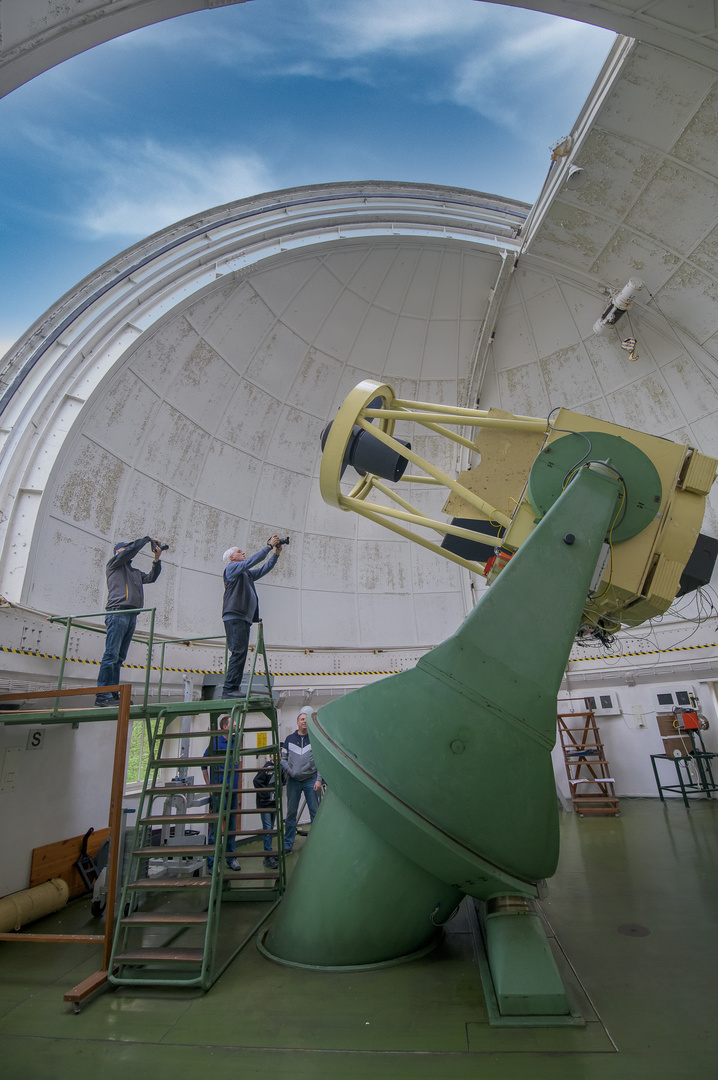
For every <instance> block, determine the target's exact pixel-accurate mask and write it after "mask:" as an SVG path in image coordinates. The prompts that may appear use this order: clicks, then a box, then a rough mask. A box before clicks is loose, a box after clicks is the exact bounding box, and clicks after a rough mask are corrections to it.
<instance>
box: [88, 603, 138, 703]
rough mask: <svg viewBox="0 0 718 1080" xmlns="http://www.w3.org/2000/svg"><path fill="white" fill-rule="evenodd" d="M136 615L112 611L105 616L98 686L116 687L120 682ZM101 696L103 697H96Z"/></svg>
mask: <svg viewBox="0 0 718 1080" xmlns="http://www.w3.org/2000/svg"><path fill="white" fill-rule="evenodd" d="M136 622H137V616H136V615H125V613H124V612H123V611H113V612H111V613H109V614H107V615H105V626H106V627H107V634H106V636H105V652H104V655H103V657H102V660H101V661H100V673H99V675H98V676H97V685H98V686H116V685H117V683H118V682H119V681H120V670H121V668H122V665H123V664H124V662H125V660H126V659H127V650H128V649H129V647H130V642H131V641H132V635H133V634H134V632H135V624H136ZM98 696H103V695H98Z"/></svg>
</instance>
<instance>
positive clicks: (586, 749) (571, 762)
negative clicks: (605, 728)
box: [558, 710, 620, 817]
mask: <svg viewBox="0 0 718 1080" xmlns="http://www.w3.org/2000/svg"><path fill="white" fill-rule="evenodd" d="M576 724H578V725H580V726H575V725H576ZM569 725H571V726H569ZM558 734H559V738H560V739H561V749H562V750H563V759H564V762H565V763H566V774H567V776H568V786H569V788H570V790H571V801H572V803H573V808H574V810H576V811H577V812H578V814H579V816H580V817H583V815H584V814H604V815H605V814H609V815H613V816H614V817H618V815H619V814H620V810H619V808H618V801H619V800H618V796H617V795H616V790H615V787H614V784H615V781H614V779H613V777H612V776H611V773H610V770H609V767H608V761H607V760H606V755H605V752H604V749H603V743H602V742H601V739H600V737H599V731H598V725H597V724H596V717H595V716H594V714H593V712H592V711H591V710H588V711H587V712H572V713H559V714H558Z"/></svg>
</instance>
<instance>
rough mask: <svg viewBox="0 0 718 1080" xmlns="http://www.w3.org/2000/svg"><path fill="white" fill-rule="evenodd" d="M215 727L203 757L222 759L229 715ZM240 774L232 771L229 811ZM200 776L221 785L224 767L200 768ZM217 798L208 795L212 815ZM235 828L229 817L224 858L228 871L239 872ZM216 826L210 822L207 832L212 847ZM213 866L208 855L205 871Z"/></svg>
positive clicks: (234, 802)
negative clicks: (215, 730) (215, 732)
mask: <svg viewBox="0 0 718 1080" xmlns="http://www.w3.org/2000/svg"><path fill="white" fill-rule="evenodd" d="M217 727H218V728H219V731H218V732H217V734H216V735H213V736H212V738H211V739H210V740H209V743H208V744H207V749H206V750H205V752H204V757H224V755H225V753H226V752H227V732H228V731H229V713H223V714H222V715H221V716H219V717H218V718H217ZM240 775H241V774H240V772H239V770H238V769H235V770H234V773H233V776H232V797H231V803H230V807H229V809H230V810H236V809H237V802H238V795H239V777H240ZM202 776H203V777H204V782H205V784H221V783H222V778H223V776H224V766H223V765H218V764H216V763H212V764H211V765H210V766H209V767H208V768H205V767H204V766H202ZM219 798H220V793H219V792H218V791H213V792H211V794H210V806H211V807H212V813H213V814H216V813H217V812H218V811H219ZM236 828H237V818H236V816H235V815H234V814H231V815H230V817H229V821H228V825H227V830H228V831H227V847H226V854H225V858H226V859H227V867H228V868H229V869H230V870H234V871H237V870H241V869H242V867H241V866H240V864H239V862H238V860H237V859H236V858H235V852H236V850H237V837H236V836H235V835H234V832H235V829H236ZM216 830H217V826H216V824H215V822H214V821H210V823H209V830H208V834H207V843H208V844H209V845H210V846H212V845H213V844H214V838H215V835H216ZM213 866H214V856H213V855H210V856H209V857H208V859H207V869H208V870H211V869H212V867H213Z"/></svg>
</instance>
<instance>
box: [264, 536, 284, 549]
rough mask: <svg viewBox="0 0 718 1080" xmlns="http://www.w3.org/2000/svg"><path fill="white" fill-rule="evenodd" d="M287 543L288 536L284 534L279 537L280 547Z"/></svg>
mask: <svg viewBox="0 0 718 1080" xmlns="http://www.w3.org/2000/svg"><path fill="white" fill-rule="evenodd" d="M267 543H269V541H267ZM288 543H289V537H288V536H284V537H280V538H279V544H280V546H281V547H284V545H285V544H288Z"/></svg>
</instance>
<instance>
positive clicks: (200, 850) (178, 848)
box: [132, 844, 214, 859]
mask: <svg viewBox="0 0 718 1080" xmlns="http://www.w3.org/2000/svg"><path fill="white" fill-rule="evenodd" d="M132 854H133V855H136V856H137V858H138V859H169V858H173V857H174V856H175V855H199V856H201V857H202V858H204V857H205V856H206V855H213V854H214V844H162V845H161V846H159V847H141V848H135V849H134V851H133V852H132Z"/></svg>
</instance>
